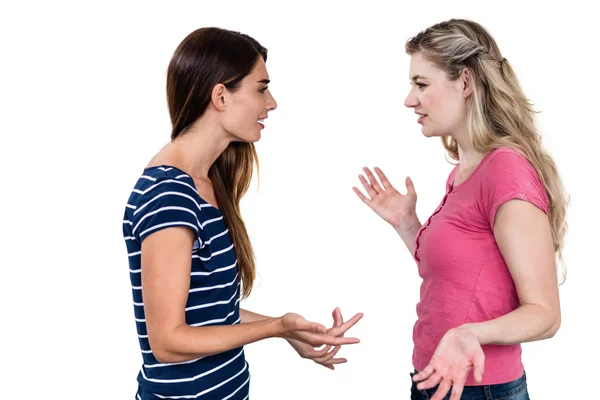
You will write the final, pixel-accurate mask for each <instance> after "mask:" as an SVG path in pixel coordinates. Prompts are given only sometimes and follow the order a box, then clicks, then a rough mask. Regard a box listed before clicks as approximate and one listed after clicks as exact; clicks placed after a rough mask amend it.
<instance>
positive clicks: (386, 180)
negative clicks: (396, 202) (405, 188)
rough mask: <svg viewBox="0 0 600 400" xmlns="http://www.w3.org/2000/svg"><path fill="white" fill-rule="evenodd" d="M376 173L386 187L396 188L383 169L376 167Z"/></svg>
mask: <svg viewBox="0 0 600 400" xmlns="http://www.w3.org/2000/svg"><path fill="white" fill-rule="evenodd" d="M375 173H376V174H377V176H378V177H379V180H380V181H381V184H382V185H383V188H384V189H393V188H394V186H393V185H392V184H391V183H390V181H389V180H388V178H387V176H385V174H384V173H383V171H382V170H381V169H379V168H377V167H375Z"/></svg>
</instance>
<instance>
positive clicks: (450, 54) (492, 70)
mask: <svg viewBox="0 0 600 400" xmlns="http://www.w3.org/2000/svg"><path fill="white" fill-rule="evenodd" d="M405 49H406V53H407V54H409V55H413V54H417V53H419V54H421V55H422V56H423V57H424V58H425V59H426V60H428V61H429V62H431V63H433V64H434V65H435V66H436V67H437V68H440V69H442V70H443V71H445V72H446V75H447V77H448V78H449V79H451V80H455V79H457V78H458V77H459V76H460V73H461V72H462V71H463V69H464V68H468V69H469V70H470V71H471V73H472V75H473V81H474V88H473V93H472V95H471V96H469V99H468V101H469V103H470V104H469V113H468V121H467V134H468V136H469V138H470V140H471V141H472V143H473V145H474V147H475V149H476V150H477V151H479V152H481V153H487V152H488V151H490V150H493V149H495V148H498V147H510V148H512V149H515V150H516V151H518V152H519V153H521V154H522V155H523V156H525V157H526V158H527V160H529V162H530V163H531V164H532V165H533V167H534V168H535V170H536V171H537V173H538V175H539V176H540V178H541V180H542V183H543V184H544V188H545V190H546V194H547V195H548V199H549V203H550V204H549V210H548V211H549V212H548V216H549V219H550V226H551V229H552V239H553V244H554V251H555V254H556V255H557V256H558V260H559V262H560V264H561V272H562V282H564V280H565V279H566V267H565V264H564V260H563V254H562V250H563V245H564V237H565V233H566V231H567V222H566V208H567V204H568V197H567V194H566V192H565V189H564V187H563V184H562V181H561V178H560V176H559V174H558V170H557V168H556V164H555V163H554V161H553V159H552V157H550V155H549V154H548V153H547V152H546V151H545V150H544V148H543V146H542V138H541V135H540V133H539V132H538V130H537V129H536V127H535V122H534V116H535V113H536V111H535V110H534V109H533V106H532V104H531V103H530V102H529V100H528V99H527V98H526V97H525V95H524V94H523V90H522V89H521V86H520V84H519V81H518V79H517V77H516V75H515V73H514V71H513V69H512V67H511V66H510V64H509V62H508V61H507V60H506V59H505V58H504V57H503V56H502V54H501V53H500V50H499V49H498V46H497V44H496V42H495V40H494V38H493V37H492V36H491V35H490V34H489V33H488V32H487V31H486V30H485V28H483V26H481V25H480V24H478V23H476V22H473V21H469V20H464V19H451V20H449V21H445V22H441V23H439V24H435V25H433V26H431V27H429V28H427V29H425V30H424V31H422V32H420V33H419V34H417V35H416V36H414V37H412V38H410V39H409V40H408V41H407V42H406V46H405ZM442 143H443V145H444V147H445V149H446V150H447V152H448V155H449V156H450V157H451V158H452V159H454V160H458V159H459V156H458V144H457V142H456V140H454V138H452V137H451V136H443V137H442ZM562 282H561V283H562Z"/></svg>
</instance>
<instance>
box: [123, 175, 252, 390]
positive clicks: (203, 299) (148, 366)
mask: <svg viewBox="0 0 600 400" xmlns="http://www.w3.org/2000/svg"><path fill="white" fill-rule="evenodd" d="M172 226H183V227H187V228H189V229H191V230H192V231H194V233H195V235H196V240H195V242H194V247H193V252H192V259H191V260H190V264H191V272H190V275H191V276H190V289H189V294H188V299H187V304H186V308H185V319H186V323H187V324H188V325H190V326H211V325H234V324H238V323H240V309H239V301H240V279H239V275H238V269H237V258H236V254H235V251H234V247H233V243H232V240H231V236H230V234H229V230H228V229H227V226H226V225H225V221H224V219H223V214H221V212H220V210H218V209H217V208H215V207H213V206H211V205H210V204H208V203H207V202H206V201H204V200H203V199H202V198H201V197H200V196H199V195H198V192H197V191H196V188H195V186H194V181H193V180H192V178H191V177H190V176H189V175H188V174H186V173H185V172H183V171H181V170H180V169H177V168H175V167H170V166H161V167H150V168H146V169H145V170H144V172H143V174H142V176H141V177H140V178H139V180H138V181H137V183H136V185H135V188H134V189H133V191H132V193H131V195H130V197H129V200H128V201H127V206H126V208H125V216H124V218H123V235H124V237H125V243H126V245H127V253H128V256H129V276H130V278H131V289H132V294H133V306H134V312H135V321H136V326H137V334H138V339H139V344H140V349H141V352H142V358H143V365H142V367H141V369H140V372H139V374H138V378H137V380H138V383H139V385H138V392H137V395H136V399H139V400H147V399H200V400H212V399H219V400H224V399H228V400H237V399H240V400H241V399H247V398H248V392H249V381H250V374H249V371H248V364H247V362H246V359H245V356H244V350H243V347H239V348H236V349H233V350H229V351H226V352H224V353H220V354H215V355H211V356H206V357H200V358H197V359H194V360H189V361H184V362H178V363H160V362H158V361H157V360H156V358H155V357H154V354H152V349H151V348H150V344H149V342H148V332H147V330H146V320H145V316H144V304H143V300H142V291H143V288H142V279H141V272H142V271H141V243H142V241H143V240H144V239H145V238H146V237H148V235H150V234H152V233H153V232H157V231H158V230H160V229H163V228H168V227H172Z"/></svg>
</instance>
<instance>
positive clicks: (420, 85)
mask: <svg viewBox="0 0 600 400" xmlns="http://www.w3.org/2000/svg"><path fill="white" fill-rule="evenodd" d="M417 86H418V87H419V89H423V88H425V87H427V85H426V84H424V83H421V82H417Z"/></svg>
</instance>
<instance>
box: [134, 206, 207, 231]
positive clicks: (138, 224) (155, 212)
mask: <svg viewBox="0 0 600 400" xmlns="http://www.w3.org/2000/svg"><path fill="white" fill-rule="evenodd" d="M173 210H177V211H185V212H187V213H190V214H192V215H193V216H194V219H195V220H196V222H197V223H198V225H200V221H198V218H197V217H196V213H195V212H193V211H192V210H190V209H189V208H185V207H179V206H166V207H161V208H159V209H158V210H154V211H151V212H149V213H148V214H146V215H144V216H143V217H142V218H141V219H140V220H139V221H138V223H137V224H136V225H135V227H134V228H133V230H132V231H131V233H135V231H137V229H138V228H139V226H140V224H141V223H142V222H143V221H144V220H145V219H146V218H148V217H151V216H153V215H154V214H158V213H159V212H163V211H173Z"/></svg>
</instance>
